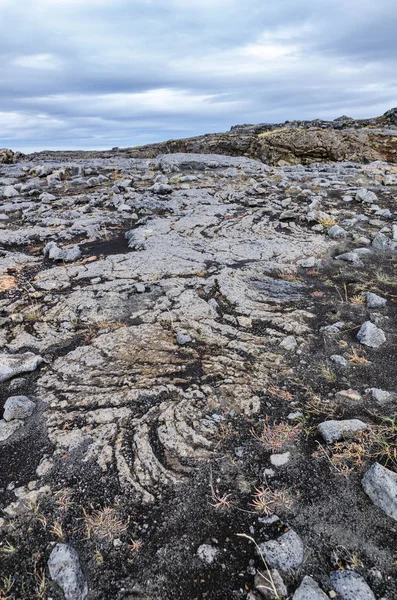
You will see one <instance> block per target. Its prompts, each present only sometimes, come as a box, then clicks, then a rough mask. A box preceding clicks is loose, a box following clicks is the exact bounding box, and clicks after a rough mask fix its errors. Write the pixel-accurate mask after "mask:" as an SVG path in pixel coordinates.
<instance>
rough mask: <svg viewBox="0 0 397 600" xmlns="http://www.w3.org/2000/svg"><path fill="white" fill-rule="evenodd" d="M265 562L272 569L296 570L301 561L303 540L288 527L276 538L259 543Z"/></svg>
mask: <svg viewBox="0 0 397 600" xmlns="http://www.w3.org/2000/svg"><path fill="white" fill-rule="evenodd" d="M259 548H260V551H261V552H262V554H263V556H264V558H265V560H266V562H267V564H268V565H269V567H271V568H272V569H279V570H280V571H282V572H284V573H286V572H288V571H289V570H290V569H292V570H296V569H298V568H299V567H300V565H301V564H302V561H303V542H302V540H301V538H300V537H299V535H298V534H297V533H296V532H295V531H293V530H292V529H290V530H289V531H287V533H283V535H281V536H280V537H279V538H277V540H270V541H269V542H263V543H262V544H260V545H259Z"/></svg>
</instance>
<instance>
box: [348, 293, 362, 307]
mask: <svg viewBox="0 0 397 600" xmlns="http://www.w3.org/2000/svg"><path fill="white" fill-rule="evenodd" d="M364 302H365V298H364V296H363V295H362V294H356V295H355V296H352V297H351V298H350V303H351V304H356V305H360V304H364Z"/></svg>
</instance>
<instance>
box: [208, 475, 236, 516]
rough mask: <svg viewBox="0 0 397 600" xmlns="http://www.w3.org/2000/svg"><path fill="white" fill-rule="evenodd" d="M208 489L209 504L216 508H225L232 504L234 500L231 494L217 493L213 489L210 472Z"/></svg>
mask: <svg viewBox="0 0 397 600" xmlns="http://www.w3.org/2000/svg"><path fill="white" fill-rule="evenodd" d="M210 489H211V500H212V502H210V505H211V506H213V507H214V508H216V509H217V510H226V509H228V508H230V507H231V506H233V504H234V503H235V500H234V498H233V496H232V494H222V495H221V494H219V492H218V491H217V490H215V487H214V484H213V481H212V473H211V475H210Z"/></svg>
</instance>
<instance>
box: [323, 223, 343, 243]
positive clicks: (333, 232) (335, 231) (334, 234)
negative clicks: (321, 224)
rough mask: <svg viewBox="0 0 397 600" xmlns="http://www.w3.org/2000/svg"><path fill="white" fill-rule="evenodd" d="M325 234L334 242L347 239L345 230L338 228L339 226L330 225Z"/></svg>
mask: <svg viewBox="0 0 397 600" xmlns="http://www.w3.org/2000/svg"><path fill="white" fill-rule="evenodd" d="M327 233H328V235H329V237H331V238H332V239H334V240H338V239H341V238H345V237H347V231H346V229H343V227H339V225H332V227H330V228H329V229H328V230H327Z"/></svg>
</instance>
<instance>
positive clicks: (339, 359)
mask: <svg viewBox="0 0 397 600" xmlns="http://www.w3.org/2000/svg"><path fill="white" fill-rule="evenodd" d="M330 359H331V360H332V362H334V363H335V364H337V365H339V366H340V367H348V366H349V363H348V361H347V360H346V359H345V357H344V356H341V355H340V354H331V356H330Z"/></svg>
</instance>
